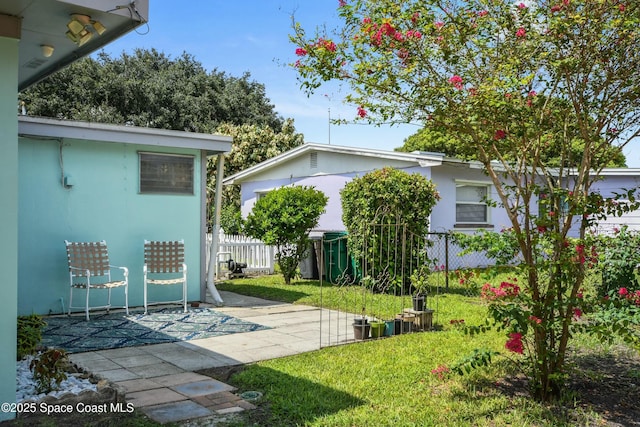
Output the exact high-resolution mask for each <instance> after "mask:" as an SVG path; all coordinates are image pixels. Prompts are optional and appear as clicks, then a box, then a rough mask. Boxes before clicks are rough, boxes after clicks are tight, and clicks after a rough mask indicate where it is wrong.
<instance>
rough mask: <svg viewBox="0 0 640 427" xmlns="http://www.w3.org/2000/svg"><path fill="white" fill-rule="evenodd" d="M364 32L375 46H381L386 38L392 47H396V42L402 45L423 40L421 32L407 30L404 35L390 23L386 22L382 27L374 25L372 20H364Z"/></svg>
mask: <svg viewBox="0 0 640 427" xmlns="http://www.w3.org/2000/svg"><path fill="white" fill-rule="evenodd" d="M362 31H363V32H364V33H365V34H367V35H368V36H369V37H370V39H371V44H373V45H374V46H381V45H382V43H383V40H384V39H385V38H386V39H387V40H390V41H391V47H394V46H393V44H394V42H399V43H402V42H404V41H408V40H420V39H421V38H422V33H421V32H420V31H419V30H407V31H406V32H404V33H403V32H402V31H399V30H397V29H396V28H395V27H394V26H393V24H391V23H390V22H384V23H382V25H378V24H376V23H374V22H373V21H372V20H371V18H364V19H363V20H362Z"/></svg>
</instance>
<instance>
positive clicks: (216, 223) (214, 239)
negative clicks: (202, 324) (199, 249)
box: [207, 153, 224, 305]
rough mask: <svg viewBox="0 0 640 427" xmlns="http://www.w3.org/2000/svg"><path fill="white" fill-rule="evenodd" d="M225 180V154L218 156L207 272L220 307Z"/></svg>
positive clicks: (210, 290)
mask: <svg viewBox="0 0 640 427" xmlns="http://www.w3.org/2000/svg"><path fill="white" fill-rule="evenodd" d="M223 179H224V154H222V153H220V154H218V159H217V164H216V194H215V199H214V200H215V206H214V218H213V228H212V230H211V248H210V252H209V270H208V271H207V289H209V293H210V294H211V296H212V297H213V299H214V301H215V302H216V304H218V305H222V304H224V301H222V297H221V296H220V293H219V292H218V289H216V285H215V272H216V268H217V263H218V247H219V236H220V209H221V204H222V180H223Z"/></svg>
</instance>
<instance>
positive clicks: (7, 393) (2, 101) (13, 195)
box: [0, 37, 19, 421]
mask: <svg viewBox="0 0 640 427" xmlns="http://www.w3.org/2000/svg"><path fill="white" fill-rule="evenodd" d="M18 43H19V41H18V40H17V39H13V38H8V37H0V58H2V60H0V76H2V78H0V149H1V150H2V155H0V200H1V202H0V203H1V208H0V235H1V236H2V239H0V242H1V243H0V299H1V300H2V303H3V307H2V310H0V323H1V324H2V328H0V342H1V343H2V351H0V401H2V402H8V403H11V402H15V401H16V342H17V341H16V335H17V332H16V329H17V298H18V297H17V289H18V254H17V252H16V248H17V247H18V117H17V108H16V107H17V99H18ZM12 418H15V413H12V412H8V411H2V412H0V421H1V420H7V419H12Z"/></svg>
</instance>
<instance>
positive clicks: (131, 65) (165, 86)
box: [20, 49, 283, 133]
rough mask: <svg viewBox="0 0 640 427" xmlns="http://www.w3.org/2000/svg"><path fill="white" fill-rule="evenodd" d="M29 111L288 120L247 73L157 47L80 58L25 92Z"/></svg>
mask: <svg viewBox="0 0 640 427" xmlns="http://www.w3.org/2000/svg"><path fill="white" fill-rule="evenodd" d="M20 99H21V100H23V101H24V102H25V104H26V108H27V112H28V114H30V115H36V116H45V117H56V118H61V119H70V120H87V121H92V122H101V123H116V124H125V123H126V124H132V125H135V126H142V127H154V128H160V129H175V130H184V131H189V132H203V133H211V132H213V131H214V129H215V128H216V126H218V125H220V124H222V123H233V124H236V125H242V124H255V125H266V126H268V127H270V128H272V129H273V130H275V131H276V132H278V131H280V129H281V128H282V124H283V120H282V118H281V117H279V116H278V115H277V113H276V112H275V110H274V106H273V105H272V104H271V103H270V102H269V99H268V98H267V97H266V92H265V88H264V85H262V84H260V83H257V82H255V81H252V80H251V76H250V74H249V73H245V74H244V75H243V76H242V77H234V76H230V75H227V74H226V73H224V72H221V71H218V70H215V69H214V70H213V71H211V72H207V71H206V70H205V69H204V68H203V66H202V64H201V63H200V62H198V61H197V60H196V59H195V58H194V57H193V56H192V55H189V54H188V53H183V54H182V55H181V56H180V57H179V58H175V59H172V58H170V57H169V56H167V55H165V54H164V53H161V52H158V51H157V50H155V49H151V50H145V49H135V50H134V52H133V54H127V53H125V52H123V53H122V55H121V56H120V57H119V58H112V57H111V56H109V54H107V53H105V52H101V53H99V54H98V56H97V58H92V57H87V58H83V59H81V60H79V61H76V62H74V63H73V64H71V65H69V66H68V67H65V68H63V69H61V70H60V71H58V72H56V73H55V74H52V75H51V76H49V77H48V78H46V79H44V80H43V81H41V82H39V83H38V84H36V85H33V86H32V87H30V88H29V89H27V90H26V91H24V92H23V93H21V94H20Z"/></svg>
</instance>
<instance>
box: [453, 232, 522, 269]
mask: <svg viewBox="0 0 640 427" xmlns="http://www.w3.org/2000/svg"><path fill="white" fill-rule="evenodd" d="M451 241H452V242H453V243H455V244H457V245H458V246H459V247H460V248H461V249H462V251H461V252H460V253H459V255H460V256H463V255H467V254H471V253H475V252H480V253H483V252H484V253H485V254H486V255H487V257H489V258H491V259H493V260H495V262H496V265H509V264H514V262H519V260H518V258H519V256H520V247H519V245H518V240H517V239H516V237H515V236H514V235H513V232H512V231H511V230H503V231H502V232H501V233H496V232H494V231H488V230H479V231H478V232H477V233H474V234H465V233H452V234H451Z"/></svg>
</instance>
